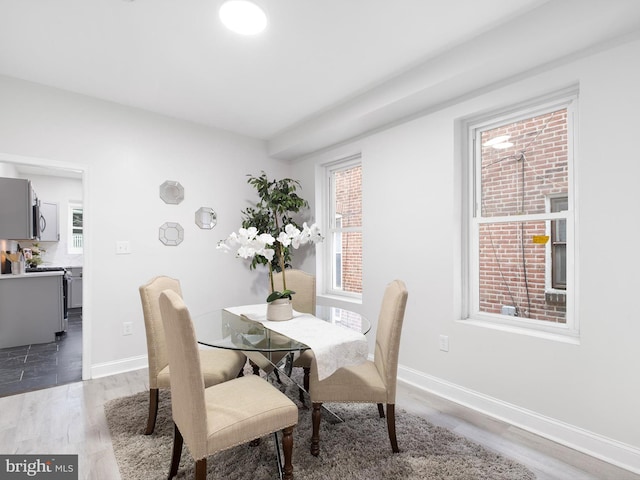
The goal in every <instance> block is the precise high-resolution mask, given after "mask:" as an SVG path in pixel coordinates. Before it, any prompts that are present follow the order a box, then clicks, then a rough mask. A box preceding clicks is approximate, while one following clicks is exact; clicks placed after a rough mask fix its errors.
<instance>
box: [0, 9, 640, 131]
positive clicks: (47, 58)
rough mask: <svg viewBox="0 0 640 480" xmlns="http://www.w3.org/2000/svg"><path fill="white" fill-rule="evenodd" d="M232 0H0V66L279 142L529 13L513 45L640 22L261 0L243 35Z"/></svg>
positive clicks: (610, 16)
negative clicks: (225, 13) (254, 21)
mask: <svg viewBox="0 0 640 480" xmlns="http://www.w3.org/2000/svg"><path fill="white" fill-rule="evenodd" d="M221 2H222V0H188V1H184V0H182V1H180V0H134V1H125V0H0V74H2V75H7V76H11V77H16V78H20V79H25V80H28V81H32V82H37V83H41V84H44V85H49V86H53V87H58V88H61V89H64V90H68V91H72V92H77V93H81V94H84V95H89V96H92V97H97V98H100V99H104V100H109V101H113V102H117V103H120V104H123V105H129V106H133V107H138V108H142V109H145V110H149V111H152V112H157V113H160V114H164V115H168V116H171V117H175V118H180V119H184V120H189V121H193V122H197V123H200V124H204V125H208V126H212V127H216V128H220V129H224V130H228V131H232V132H236V133H240V134H244V135H248V136H251V137H255V138H259V139H265V140H269V141H274V140H275V141H277V140H278V139H280V138H284V137H283V135H284V136H286V134H287V132H290V131H295V129H296V128H299V126H300V125H304V124H305V123H309V122H310V121H312V120H313V119H314V118H317V117H318V116H319V115H320V116H321V115H323V114H326V112H330V111H332V110H335V109H336V108H338V109H339V108H340V107H341V106H344V105H346V104H349V102H353V101H355V100H357V99H359V98H362V97H364V96H366V95H367V92H372V91H376V90H378V91H379V90H380V89H381V88H383V87H384V85H385V84H388V83H390V82H393V81H397V80H398V79H401V78H404V77H406V75H408V74H409V73H410V72H412V71H416V70H420V69H421V68H422V69H423V70H424V69H425V68H428V65H429V62H434V60H435V59H440V61H442V58H445V57H446V54H447V52H451V51H455V50H456V48H458V49H459V48H460V47H461V46H463V45H472V44H473V43H474V42H475V41H476V40H477V39H478V38H482V37H483V36H487V35H489V34H490V33H491V32H493V31H496V30H499V29H508V28H509V27H510V26H512V25H516V24H519V23H520V22H522V24H523V25H525V23H526V22H525V20H526V19H527V18H529V19H530V22H529V35H527V36H522V38H521V36H519V35H515V36H513V37H512V38H509V39H508V40H507V42H506V43H507V44H509V45H511V44H513V45H529V48H533V47H531V46H532V45H533V46H535V45H538V44H539V45H540V47H541V48H544V49H546V50H547V51H548V50H550V49H549V48H548V45H546V44H545V42H544V39H545V38H551V39H553V38H555V37H554V36H553V35H554V34H556V35H560V37H558V38H560V39H562V40H561V41H562V42H564V41H565V40H566V41H567V42H568V43H571V42H574V43H575V42H576V37H580V36H583V37H585V38H588V37H589V35H595V37H594V38H597V39H598V40H602V39H606V38H609V37H612V36H614V35H617V34H622V33H626V32H628V31H629V29H634V28H637V25H638V24H640V0H269V1H267V0H258V3H261V4H262V5H264V6H265V8H266V10H267V14H268V17H269V26H268V28H267V31H266V32H265V33H263V34H262V35H260V36H256V37H243V36H239V35H236V34H233V33H231V32H228V31H226V30H225V29H224V27H222V25H221V24H220V23H219V21H218V18H217V9H218V7H219V5H220V4H221ZM552 4H557V7H558V8H556V5H553V6H554V8H556V10H550V8H551V6H552ZM561 5H570V8H571V9H572V10H571V11H570V13H566V12H567V11H568V10H567V9H566V8H565V10H560V9H559V7H560V6H561ZM544 9H547V10H544ZM583 10H584V12H583ZM545 11H546V12H548V15H551V16H554V17H557V15H565V16H567V15H571V16H572V17H573V18H561V19H560V20H561V21H557V20H558V18H556V21H555V22H554V21H553V19H551V18H549V19H548V22H547V19H546V17H544V16H543V15H544V12H545ZM554 11H555V12H560V13H557V15H556V14H554ZM561 12H565V13H561ZM594 12H595V14H594ZM583 13H584V15H588V16H589V17H593V18H590V21H588V22H587V21H585V19H584V18H582V17H583V16H584V15H583ZM536 15H537V16H536ZM630 18H631V20H630ZM541 19H545V20H544V21H542V20H541ZM547 23H548V25H547ZM574 23H575V24H576V25H578V26H579V28H578V27H576V26H575V25H574V26H572V24H574ZM552 28H553V29H554V30H555V32H554V31H552V30H551V29H552ZM572 28H573V30H572ZM532 29H533V33H536V32H535V30H536V29H537V30H538V31H537V37H536V36H532V35H531V33H532ZM565 29H566V30H567V31H570V32H571V35H568V34H566V32H565V33H563V30H565ZM605 33H606V34H605ZM562 35H565V37H564V38H563V37H562ZM472 39H473V40H474V42H470V40H472ZM541 40H542V41H541ZM501 42H502V43H503V44H504V43H505V39H504V38H502V40H501ZM585 46H588V42H586V41H585V42H582V43H576V45H575V48H574V47H572V48H574V49H578V48H584V47H585ZM551 50H553V49H551ZM558 50H559V51H560V52H562V48H559V49H558ZM478 54H480V55H487V54H488V55H489V56H491V52H488V51H484V52H477V53H476V56H477V55H478ZM501 55H503V57H501V61H503V62H504V61H512V60H514V58H512V57H509V56H508V55H509V53H508V52H506V51H505V52H502V53H501ZM479 58H481V57H479ZM540 61H548V59H542V58H541V59H540ZM425 66H427V67H425ZM492 68H493V67H492ZM403 76H404V77H403Z"/></svg>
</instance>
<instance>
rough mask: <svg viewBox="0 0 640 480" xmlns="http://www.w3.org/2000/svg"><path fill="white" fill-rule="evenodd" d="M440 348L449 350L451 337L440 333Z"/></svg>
mask: <svg viewBox="0 0 640 480" xmlns="http://www.w3.org/2000/svg"><path fill="white" fill-rule="evenodd" d="M440 350H442V351H443V352H448V351H449V337H448V336H447V335H440Z"/></svg>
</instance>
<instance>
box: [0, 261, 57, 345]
mask: <svg viewBox="0 0 640 480" xmlns="http://www.w3.org/2000/svg"><path fill="white" fill-rule="evenodd" d="M63 324H64V305H63V272H48V273H26V274H23V275H0V348H7V347H17V346H20V345H31V344H34V343H49V342H53V341H55V339H56V333H58V332H60V331H61V328H62V325H63Z"/></svg>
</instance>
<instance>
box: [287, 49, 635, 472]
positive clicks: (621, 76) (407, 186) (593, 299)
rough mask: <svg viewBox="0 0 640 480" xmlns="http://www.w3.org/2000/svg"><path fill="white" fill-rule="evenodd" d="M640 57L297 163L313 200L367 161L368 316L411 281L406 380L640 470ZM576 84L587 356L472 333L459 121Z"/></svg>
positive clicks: (581, 65) (582, 69) (572, 349)
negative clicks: (336, 172) (387, 290)
mask: <svg viewBox="0 0 640 480" xmlns="http://www.w3.org/2000/svg"><path fill="white" fill-rule="evenodd" d="M638 58H640V42H634V43H629V44H626V45H622V46H619V47H617V48H615V49H612V50H609V51H606V52H604V53H600V54H596V55H593V56H591V57H588V58H584V59H581V60H579V61H575V62H573V63H570V64H567V65H564V66H559V67H556V68H554V69H550V70H549V71H546V72H542V73H538V74H536V75H530V76H529V77H528V78H525V79H521V80H520V81H517V82H514V83H512V84H510V85H508V86H504V87H502V88H497V89H495V90H494V91H491V92H489V93H483V94H478V95H476V96H471V98H468V99H466V100H464V101H460V102H459V103H457V104H455V105H453V106H450V107H448V108H444V109H442V110H440V111H436V112H434V113H430V114H425V115H424V116H422V117H420V118H417V119H415V120H413V121H410V122H407V123H404V124H400V125H397V126H395V127H392V128H389V129H388V130H385V131H382V132H380V133H377V134H373V135H371V136H369V137H366V138H363V139H360V140H359V141H358V142H354V143H352V144H346V145H343V146H341V147H339V148H335V149H332V150H329V151H326V152H324V153H322V154H317V155H314V156H312V157H309V158H306V159H301V160H300V161H298V162H297V163H296V164H295V165H294V168H293V173H292V175H293V176H294V177H299V178H303V179H305V181H306V183H305V185H304V186H305V189H312V188H314V184H313V182H312V181H311V178H312V175H311V174H310V172H313V171H314V169H315V168H316V165H317V164H319V163H322V162H325V161H329V160H333V159H336V158H340V157H341V156H346V155H350V154H353V153H356V152H358V151H361V152H362V162H363V183H364V185H363V196H364V199H363V210H364V225H363V228H364V232H363V242H364V253H363V255H364V267H363V271H364V294H363V305H362V308H363V312H364V313H365V314H366V315H367V316H368V317H369V318H372V319H375V318H376V316H377V311H378V308H379V300H380V297H381V294H382V291H383V289H384V286H385V284H386V283H387V282H389V281H391V280H393V279H394V278H401V279H403V280H404V281H405V282H406V283H407V286H408V289H409V302H408V306H407V312H406V318H405V324H404V331H403V336H402V344H401V353H400V363H401V369H400V373H399V374H400V376H401V377H402V378H403V379H404V380H405V381H409V382H412V383H414V384H416V385H419V386H421V387H422V388H425V389H429V390H433V391H436V392H438V393H440V394H442V395H445V396H449V397H450V398H453V399H454V400H456V401H459V402H461V403H464V404H467V405H470V406H472V407H474V408H477V409H480V410H484V411H486V412H488V413H490V414H493V415H495V416H498V417H502V418H506V419H508V420H510V421H512V422H513V423H516V424H521V425H523V426H525V427H526V428H529V429H530V430H533V431H538V432H540V433H543V434H544V435H547V436H549V437H551V438H556V439H558V440H559V441H562V442H563V443H566V444H570V445H574V446H576V447H577V448H579V449H581V450H584V451H589V452H591V453H593V454H595V455H597V456H600V457H603V458H606V459H608V460H610V461H612V462H614V463H618V464H621V465H624V466H626V467H627V468H630V469H633V470H635V471H638V472H640V415H638V398H640V382H638V365H640V353H639V352H640V349H638V339H639V338H640V322H639V321H638V319H637V318H636V317H637V314H636V313H635V312H636V305H635V296H636V295H637V292H638V291H639V290H640V280H639V277H638V272H637V267H638V265H640V258H639V257H640V253H638V252H639V249H638V247H637V244H636V237H637V231H638V227H637V222H636V220H635V219H636V218H637V208H638V205H640V189H639V188H638V185H637V181H638V178H640V162H638V158H637V153H636V150H637V146H636V144H635V142H636V141H637V138H638V133H637V131H638V129H639V127H640V122H639V121H638V112H639V111H640V93H639V90H638V85H639V84H640V64H639V63H638ZM576 82H579V85H580V100H579V138H578V142H577V147H578V152H577V165H576V188H577V195H578V197H577V198H578V210H577V219H578V222H579V223H578V235H579V237H578V238H579V239H578V255H579V257H578V271H577V284H578V288H579V290H578V293H579V296H578V308H577V314H578V319H579V322H580V345H571V344H567V343H559V342H557V341H552V340H548V339H542V338H536V337H532V336H526V335H520V334H514V333H507V332H501V331H497V330H490V329H487V328H482V327H478V326H471V325H468V324H465V323H464V322H462V321H460V320H461V318H460V317H461V308H460V281H461V278H460V275H461V274H460V256H461V254H460V245H461V231H460V225H461V213H460V195H461V188H460V162H461V155H460V145H459V135H458V136H456V122H457V121H458V120H459V119H461V118H463V117H466V116H469V115H473V114H477V113H479V112H482V111H486V110H492V109H494V108H496V107H500V106H506V105H510V104H513V103H517V102H520V101H523V100H527V99H529V98H532V97H535V96H537V95H540V94H544V93H548V92H552V91H554V90H556V89H561V88H564V87H566V86H568V85H571V84H575V83H576ZM440 334H444V335H448V336H449V341H450V351H449V352H448V353H445V352H441V351H440V350H439V346H438V337H439V335H440Z"/></svg>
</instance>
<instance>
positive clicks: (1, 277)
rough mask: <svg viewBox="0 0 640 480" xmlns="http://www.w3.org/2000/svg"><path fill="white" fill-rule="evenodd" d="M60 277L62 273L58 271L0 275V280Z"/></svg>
mask: <svg viewBox="0 0 640 480" xmlns="http://www.w3.org/2000/svg"><path fill="white" fill-rule="evenodd" d="M60 275H64V271H62V270H58V271H53V272H29V273H21V274H19V275H13V274H12V273H6V274H3V275H0V280H8V279H10V278H25V277H55V276H60Z"/></svg>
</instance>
